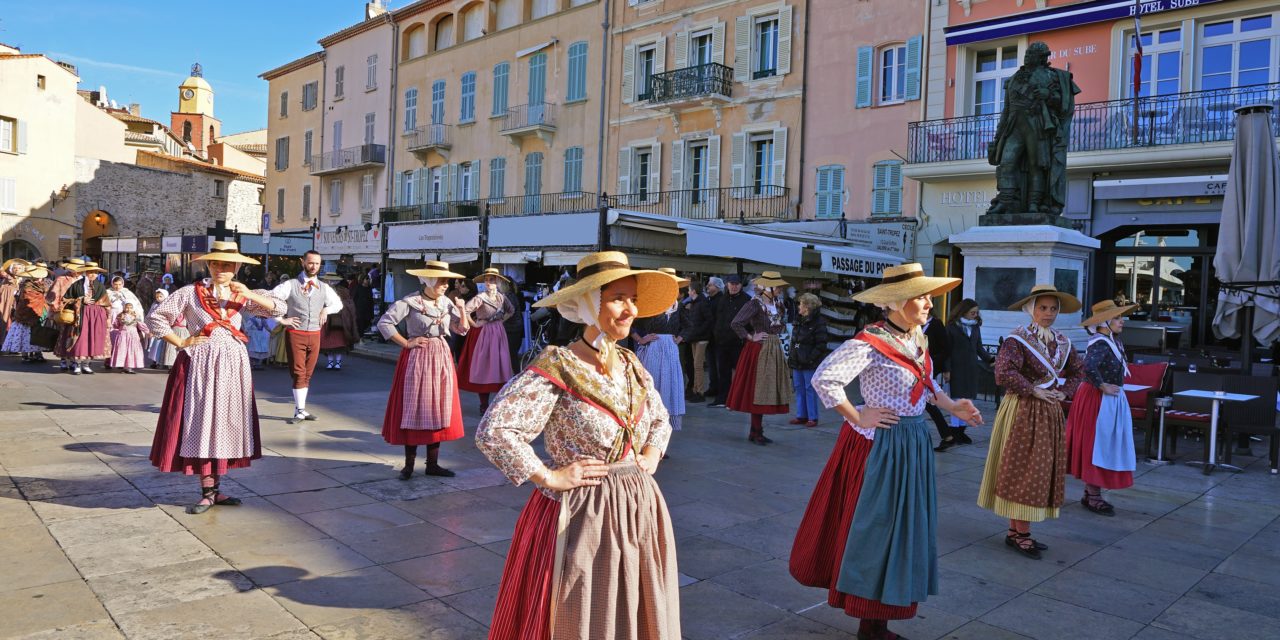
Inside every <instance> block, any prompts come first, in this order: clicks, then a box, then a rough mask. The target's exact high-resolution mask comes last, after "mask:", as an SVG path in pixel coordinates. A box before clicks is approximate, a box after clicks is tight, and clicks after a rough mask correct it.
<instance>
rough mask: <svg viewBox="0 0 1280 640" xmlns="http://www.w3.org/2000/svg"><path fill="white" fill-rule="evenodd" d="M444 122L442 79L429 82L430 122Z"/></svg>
mask: <svg viewBox="0 0 1280 640" xmlns="http://www.w3.org/2000/svg"><path fill="white" fill-rule="evenodd" d="M443 123H444V80H436V81H435V82H433V83H431V124H443Z"/></svg>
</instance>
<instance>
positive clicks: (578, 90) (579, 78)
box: [565, 42, 587, 101]
mask: <svg viewBox="0 0 1280 640" xmlns="http://www.w3.org/2000/svg"><path fill="white" fill-rule="evenodd" d="M586 99H587V43H586V42H575V43H573V44H572V45H570V46H569V89H568V91H567V92H566V93H565V100H570V101H572V100H586Z"/></svg>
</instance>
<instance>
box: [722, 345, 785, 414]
mask: <svg viewBox="0 0 1280 640" xmlns="http://www.w3.org/2000/svg"><path fill="white" fill-rule="evenodd" d="M763 347H764V344H763V343H760V342H752V341H751V340H748V341H747V343H746V344H745V345H743V346H742V354H741V355H739V356H738V366H737V367H736V368H734V370H733V384H732V385H731V386H730V387H729V398H728V400H727V401H726V402H725V406H727V407H729V408H730V409H732V410H734V411H741V412H743V413H759V414H765V415H773V414H778V413H790V412H791V409H790V407H789V406H788V405H785V404H756V403H755V395H756V375H757V371H756V370H757V369H759V367H758V366H757V365H758V361H759V360H760V352H761V351H762V350H763ZM783 373H785V374H786V375H785V376H784V377H785V378H786V379H787V380H790V379H791V374H790V373H787V372H783Z"/></svg>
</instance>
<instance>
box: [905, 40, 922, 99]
mask: <svg viewBox="0 0 1280 640" xmlns="http://www.w3.org/2000/svg"><path fill="white" fill-rule="evenodd" d="M923 49H924V36H914V37H912V38H911V39H910V40H907V71H906V79H905V83H906V85H907V86H906V87H905V91H904V93H905V98H906V99H907V100H919V99H920V64H921V60H920V58H921V53H922V50H923Z"/></svg>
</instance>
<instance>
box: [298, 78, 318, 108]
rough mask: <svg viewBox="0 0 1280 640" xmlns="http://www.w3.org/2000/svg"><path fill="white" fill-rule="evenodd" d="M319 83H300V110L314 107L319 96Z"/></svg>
mask: <svg viewBox="0 0 1280 640" xmlns="http://www.w3.org/2000/svg"><path fill="white" fill-rule="evenodd" d="M319 92H320V83H319V82H316V81H313V82H308V83H306V84H304V85H302V110H303V111H310V110H312V109H314V108H316V102H317V98H318V97H319V95H318V94H319Z"/></svg>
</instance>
